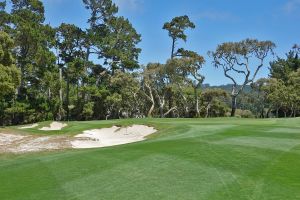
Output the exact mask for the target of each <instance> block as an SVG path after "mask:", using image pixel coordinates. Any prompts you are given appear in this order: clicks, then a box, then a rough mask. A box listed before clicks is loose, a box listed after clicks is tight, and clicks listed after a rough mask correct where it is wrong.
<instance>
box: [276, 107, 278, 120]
mask: <svg viewBox="0 0 300 200" xmlns="http://www.w3.org/2000/svg"><path fill="white" fill-rule="evenodd" d="M276 118H279V108H276Z"/></svg>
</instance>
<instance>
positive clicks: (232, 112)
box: [231, 95, 236, 117]
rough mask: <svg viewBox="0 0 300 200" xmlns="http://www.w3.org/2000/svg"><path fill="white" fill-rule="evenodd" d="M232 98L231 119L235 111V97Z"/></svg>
mask: <svg viewBox="0 0 300 200" xmlns="http://www.w3.org/2000/svg"><path fill="white" fill-rule="evenodd" d="M231 97H232V102H231V117H234V116H235V111H236V96H235V95H233V96H231Z"/></svg>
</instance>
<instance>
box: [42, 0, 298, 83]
mask: <svg viewBox="0 0 300 200" xmlns="http://www.w3.org/2000/svg"><path fill="white" fill-rule="evenodd" d="M43 2H44V5H45V9H46V22H47V23H50V24H51V25H53V26H58V25H59V24H60V23H62V22H66V23H74V24H76V25H77V26H80V27H82V28H86V27H87V23H86V21H87V19H88V17H89V13H88V11H87V10H85V9H84V7H83V4H82V0H43ZM114 2H115V3H116V4H117V5H118V6H119V11H120V12H119V14H120V15H123V16H125V17H127V18H129V20H130V21H131V23H132V24H133V26H134V27H135V28H136V29H137V31H138V32H139V33H140V34H141V35H142V42H141V43H140V45H139V46H140V48H142V53H141V55H140V58H139V61H140V63H141V64H146V63H148V62H161V63H164V62H165V61H166V60H167V59H168V58H169V57H170V49H171V41H170V39H169V38H168V34H167V32H166V31H164V30H162V26H163V24H164V23H165V22H167V21H170V20H171V19H172V18H173V17H175V16H180V15H188V16H189V17H190V18H191V20H192V21H193V22H194V23H195V24H196V29H194V30H192V31H188V32H187V34H188V41H187V43H179V45H180V46H182V47H184V48H186V49H190V50H193V51H196V52H198V53H199V54H201V55H203V56H204V57H205V58H206V60H207V62H206V64H205V66H204V68H203V70H202V73H203V74H204V75H205V77H206V80H205V83H210V84H211V85H221V84H225V83H230V81H229V80H228V79H226V78H225V77H224V76H223V73H222V71H221V70H220V69H215V68H214V67H213V66H212V65H211V60H210V59H209V57H208V56H207V52H208V51H211V50H214V49H215V48H216V46H217V45H218V44H220V43H223V42H227V41H239V40H242V39H245V38H257V39H259V40H272V41H273V42H275V43H276V45H277V48H276V50H275V52H276V54H277V55H279V56H284V54H285V53H286V52H288V51H289V50H290V49H291V47H292V46H293V44H295V43H298V44H300V26H299V20H300V0H248V1H246V0H114ZM269 59H270V60H271V59H273V57H270V58H269ZM268 67H269V64H268V62H266V64H265V68H264V69H263V70H262V71H261V73H260V74H259V77H266V76H267V75H268Z"/></svg>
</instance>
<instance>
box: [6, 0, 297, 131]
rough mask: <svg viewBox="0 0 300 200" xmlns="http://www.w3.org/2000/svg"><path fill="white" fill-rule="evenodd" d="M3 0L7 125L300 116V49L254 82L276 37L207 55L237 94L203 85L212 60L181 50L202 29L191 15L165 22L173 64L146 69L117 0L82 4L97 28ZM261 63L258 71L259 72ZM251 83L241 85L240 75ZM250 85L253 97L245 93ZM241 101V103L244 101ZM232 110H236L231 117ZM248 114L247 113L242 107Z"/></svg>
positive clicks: (31, 4)
mask: <svg viewBox="0 0 300 200" xmlns="http://www.w3.org/2000/svg"><path fill="white" fill-rule="evenodd" d="M9 3H10V5H11V6H9V7H11V9H8V7H7V6H6V1H1V0H0V125H11V124H22V123H32V122H36V121H43V120H93V119H97V120H98V119H115V118H142V117H222V116H230V115H231V116H235V115H236V114H238V115H241V116H242V117H272V116H278V117H280V116H298V115H299V110H300V108H299V107H300V105H299V102H300V100H299V97H300V94H299V90H300V86H299V85H300V83H299V82H300V81H299V73H300V72H299V68H300V66H299V58H298V54H299V51H300V50H299V47H298V46H295V47H294V48H293V49H292V51H291V52H290V53H289V54H288V57H287V58H286V59H282V58H278V59H277V60H276V61H274V62H272V63H271V67H270V68H271V74H270V78H268V79H261V80H259V81H257V82H255V78H256V75H257V73H258V72H259V70H260V69H261V68H262V67H263V64H264V60H265V59H266V58H267V56H268V55H269V54H271V53H273V49H274V48H275V45H274V44H273V43H272V42H271V41H258V40H251V39H246V40H244V41H241V42H235V43H230V42H229V43H224V44H222V45H219V46H218V47H217V49H216V50H215V51H214V52H209V56H211V58H213V60H214V62H213V64H214V66H215V67H218V68H221V69H222V70H223V71H224V75H225V77H227V78H229V79H230V80H231V81H232V82H233V85H232V91H231V92H230V93H228V92H226V91H225V90H222V89H218V88H215V89H205V90H203V89H202V84H203V81H204V78H205V77H204V75H203V74H201V73H200V70H201V69H202V67H203V65H204V63H205V59H204V57H202V56H201V55H198V54H197V53H196V52H193V51H190V50H186V49H183V48H180V47H178V46H177V44H178V41H180V40H182V41H186V40H187V35H186V33H185V32H186V30H187V29H194V28H195V24H194V23H193V22H191V21H190V19H189V17H188V16H179V17H175V18H174V19H172V20H171V21H170V22H166V23H165V24H164V25H163V29H164V30H166V32H167V33H168V34H169V36H170V41H171V42H170V43H171V52H170V55H171V56H170V59H169V60H167V61H166V63H165V64H161V63H149V64H147V65H146V66H141V65H140V64H139V63H138V56H139V54H140V52H141V49H140V48H138V47H137V45H138V43H139V42H140V41H141V35H140V34H138V33H137V31H136V30H135V29H134V27H133V26H132V24H131V23H130V22H129V20H128V19H126V18H124V17H122V16H119V15H118V14H117V13H118V7H117V6H116V5H115V4H114V3H113V2H112V1H111V0H83V6H85V8H86V9H87V10H88V11H89V12H90V18H89V19H87V22H88V24H89V28H88V29H86V30H82V29H81V28H80V27H77V26H76V25H74V24H66V23H63V24H61V25H60V26H59V27H51V26H50V25H49V24H46V23H45V14H44V6H43V4H42V2H41V1H39V0H11V1H9ZM253 67H255V70H254V71H252V69H253ZM233 73H237V74H238V75H239V76H241V77H242V78H244V82H243V84H242V85H238V84H237V81H236V79H235V77H236V76H234V75H233ZM247 85H251V87H252V88H253V89H252V92H251V93H247V94H245V93H243V90H244V88H245V87H246V86H247ZM238 97H239V98H238ZM230 108H231V112H230ZM240 109H242V110H240Z"/></svg>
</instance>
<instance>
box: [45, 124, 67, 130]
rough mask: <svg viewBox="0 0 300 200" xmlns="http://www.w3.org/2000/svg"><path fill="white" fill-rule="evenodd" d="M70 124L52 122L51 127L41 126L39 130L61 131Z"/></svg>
mask: <svg viewBox="0 0 300 200" xmlns="http://www.w3.org/2000/svg"><path fill="white" fill-rule="evenodd" d="M66 126H68V124H65V123H61V122H52V123H51V124H50V127H43V128H40V129H39V130H41V131H60V130H61V129H63V128H64V127H66Z"/></svg>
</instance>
